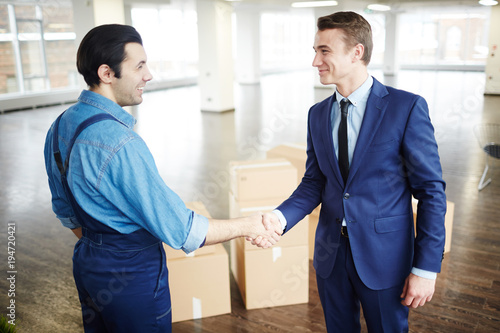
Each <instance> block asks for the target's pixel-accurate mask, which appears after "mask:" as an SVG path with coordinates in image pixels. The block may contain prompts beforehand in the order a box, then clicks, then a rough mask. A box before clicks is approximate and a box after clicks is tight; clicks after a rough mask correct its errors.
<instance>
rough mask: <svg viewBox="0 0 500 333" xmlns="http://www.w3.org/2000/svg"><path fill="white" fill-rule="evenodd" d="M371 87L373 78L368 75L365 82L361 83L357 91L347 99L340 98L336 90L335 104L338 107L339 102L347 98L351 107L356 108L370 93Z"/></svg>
mask: <svg viewBox="0 0 500 333" xmlns="http://www.w3.org/2000/svg"><path fill="white" fill-rule="evenodd" d="M372 85H373V77H372V76H371V75H368V78H367V79H366V80H365V82H363V84H362V85H361V86H360V87H359V88H358V89H356V90H354V91H353V93H352V94H350V95H349V96H347V97H344V96H342V95H341V94H340V93H339V92H338V91H337V90H335V99H336V100H337V103H338V104H339V105H340V101H341V100H343V99H344V98H347V99H348V100H349V101H350V102H351V104H352V105H354V106H358V103H359V102H360V101H361V100H362V99H363V98H364V97H366V95H367V94H368V93H369V92H370V89H371V88H372Z"/></svg>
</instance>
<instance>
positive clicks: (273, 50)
mask: <svg viewBox="0 0 500 333" xmlns="http://www.w3.org/2000/svg"><path fill="white" fill-rule="evenodd" d="M315 33H316V29H315V18H314V15H313V13H312V12H311V11H304V12H296V13H295V12H288V13H286V12H285V13H280V12H274V13H271V12H269V13H262V15H261V28H260V35H261V36H260V38H261V68H262V70H263V71H276V70H278V71H279V70H286V69H293V68H294V67H295V68H309V67H310V66H311V63H312V61H313V58H314V51H313V45H314V34H315Z"/></svg>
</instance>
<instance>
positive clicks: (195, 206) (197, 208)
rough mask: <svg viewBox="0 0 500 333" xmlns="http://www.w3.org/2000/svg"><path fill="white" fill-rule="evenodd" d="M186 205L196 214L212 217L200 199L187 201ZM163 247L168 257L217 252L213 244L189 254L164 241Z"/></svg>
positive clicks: (184, 256)
mask: <svg viewBox="0 0 500 333" xmlns="http://www.w3.org/2000/svg"><path fill="white" fill-rule="evenodd" d="M186 207H187V208H189V209H191V210H192V211H194V212H195V213H196V214H199V215H203V216H205V217H208V218H210V214H209V213H208V210H207V208H206V207H205V205H204V204H203V203H202V202H200V201H193V202H186ZM163 248H164V249H165V254H166V255H167V259H180V258H186V257H194V256H202V255H207V254H213V253H215V246H213V245H208V246H204V247H201V248H199V249H197V250H196V251H193V252H191V253H189V254H186V252H184V251H182V250H175V249H173V248H171V247H170V246H168V245H167V244H165V243H163Z"/></svg>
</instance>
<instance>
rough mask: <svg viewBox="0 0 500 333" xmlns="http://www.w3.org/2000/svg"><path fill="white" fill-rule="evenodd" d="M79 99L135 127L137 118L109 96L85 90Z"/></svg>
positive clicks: (126, 124) (128, 125)
mask: <svg viewBox="0 0 500 333" xmlns="http://www.w3.org/2000/svg"><path fill="white" fill-rule="evenodd" d="M78 101H80V102H82V103H85V104H89V105H92V106H94V107H96V108H99V109H101V110H103V111H105V112H107V113H109V114H111V115H112V116H113V117H115V118H116V119H117V120H118V121H120V122H121V123H123V124H124V125H125V126H127V127H129V128H133V127H134V125H135V123H136V122H137V120H136V119H135V118H134V117H133V116H132V115H131V114H130V113H128V112H127V111H125V110H124V109H123V108H122V107H121V106H119V105H118V104H116V103H115V102H113V101H112V100H110V99H109V98H106V97H104V96H103V95H101V94H98V93H96V92H93V91H90V90H84V91H82V93H81V94H80V97H78Z"/></svg>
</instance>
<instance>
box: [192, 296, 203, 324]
mask: <svg viewBox="0 0 500 333" xmlns="http://www.w3.org/2000/svg"><path fill="white" fill-rule="evenodd" d="M200 318H201V299H199V298H196V297H193V319H200Z"/></svg>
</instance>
